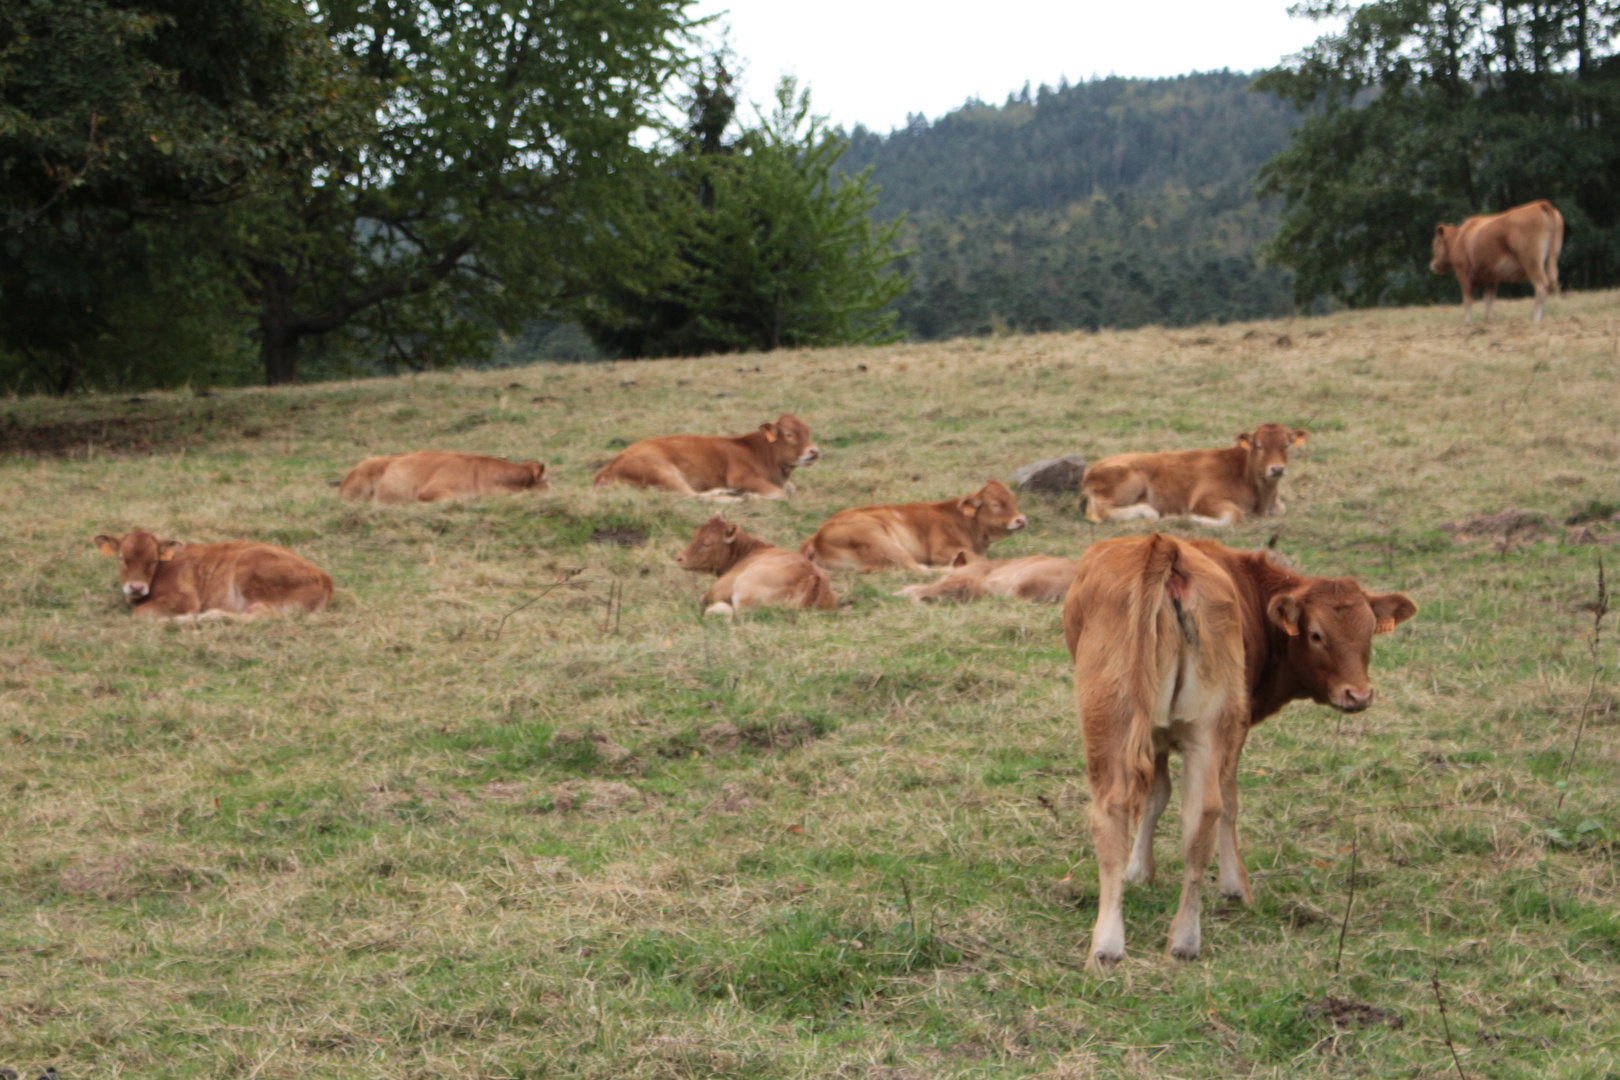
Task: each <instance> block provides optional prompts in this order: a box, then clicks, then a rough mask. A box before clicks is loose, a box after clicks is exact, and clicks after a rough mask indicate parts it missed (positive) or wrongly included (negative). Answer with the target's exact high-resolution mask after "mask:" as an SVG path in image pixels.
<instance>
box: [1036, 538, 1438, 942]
mask: <svg viewBox="0 0 1620 1080" xmlns="http://www.w3.org/2000/svg"><path fill="white" fill-rule="evenodd" d="M1416 613H1417V605H1416V604H1414V603H1413V602H1412V601H1411V600H1410V599H1409V598H1408V597H1406V596H1405V595H1403V594H1401V593H1383V594H1372V593H1368V592H1366V591H1365V590H1364V589H1362V587H1361V586H1360V585H1359V584H1358V583H1357V582H1355V581H1354V580H1353V579H1351V578H1313V577H1306V576H1304V575H1302V574H1299V573H1296V572H1294V571H1293V570H1291V569H1289V568H1287V567H1285V566H1282V565H1280V563H1279V562H1278V561H1277V560H1276V558H1275V557H1274V556H1273V555H1272V553H1271V552H1266V551H1234V550H1232V549H1230V548H1226V547H1223V546H1222V545H1220V544H1218V543H1215V542H1214V541H1212V540H1178V539H1176V538H1174V537H1169V536H1164V535H1161V534H1158V533H1155V534H1153V535H1151V536H1146V537H1130V538H1126V539H1120V540H1109V541H1104V542H1103V543H1099V544H1093V545H1092V546H1091V547H1090V548H1088V549H1087V551H1086V553H1085V554H1084V555H1083V556H1082V557H1081V559H1080V573H1079V575H1078V577H1076V579H1075V583H1074V586H1073V587H1072V588H1071V589H1070V590H1069V595H1068V598H1067V600H1066V601H1065V603H1064V608H1063V628H1064V636H1065V638H1066V640H1067V642H1068V646H1069V654H1070V655H1071V656H1072V657H1073V658H1074V664H1075V668H1074V678H1075V694H1076V698H1077V701H1078V704H1079V711H1080V723H1081V729H1082V734H1083V737H1084V740H1085V747H1086V768H1087V773H1088V775H1089V778H1090V783H1091V792H1092V814H1091V829H1092V837H1093V839H1094V841H1095V844H1096V849H1097V863H1098V879H1099V892H1100V896H1099V901H1098V911H1097V924H1096V927H1095V929H1094V930H1093V931H1092V939H1091V948H1090V953H1089V956H1088V957H1087V966H1088V967H1092V968H1096V967H1100V966H1106V965H1108V964H1112V963H1115V962H1117V961H1119V960H1120V959H1122V958H1123V957H1124V955H1125V923H1124V918H1123V914H1122V897H1123V894H1124V887H1125V884H1126V882H1131V883H1145V882H1151V881H1152V880H1153V876H1154V860H1153V832H1154V829H1155V827H1156V826H1157V824H1158V819H1159V815H1160V814H1161V813H1163V811H1164V809H1165V806H1166V805H1167V804H1168V802H1169V799H1170V771H1169V768H1170V763H1169V756H1170V753H1171V752H1172V751H1175V752H1177V753H1180V754H1181V755H1182V761H1183V767H1182V796H1181V799H1182V802H1181V807H1182V808H1181V818H1182V854H1183V880H1182V892H1181V903H1180V906H1179V908H1178V909H1177V912H1176V916H1175V919H1174V921H1173V922H1172V923H1171V926H1170V942H1169V952H1170V954H1171V955H1172V956H1176V957H1179V958H1182V959H1193V958H1195V957H1197V956H1198V954H1199V951H1200V949H1201V942H1202V936H1201V935H1202V931H1201V929H1200V911H1201V896H1200V893H1201V886H1202V882H1203V876H1204V871H1205V869H1206V868H1207V867H1208V865H1209V860H1210V856H1211V855H1212V854H1213V853H1214V851H1215V849H1216V847H1217V846H1218V848H1219V854H1220V875H1219V880H1220V890H1221V894H1222V895H1223V896H1228V897H1234V898H1237V899H1241V900H1242V901H1243V902H1244V903H1251V902H1252V901H1253V896H1254V894H1253V890H1252V889H1251V887H1250V885H1249V875H1248V871H1247V869H1246V868H1245V867H1244V865H1243V858H1242V854H1241V849H1240V847H1239V843H1238V833H1237V815H1238V788H1237V766H1238V759H1239V757H1240V756H1241V754H1242V752H1243V745H1244V742H1245V740H1246V739H1247V737H1248V731H1249V729H1250V728H1251V727H1253V726H1254V725H1256V724H1258V723H1260V722H1261V721H1263V720H1265V719H1266V718H1267V717H1270V716H1272V715H1274V714H1275V713H1277V712H1278V711H1280V710H1281V709H1282V708H1283V707H1284V706H1285V705H1287V704H1288V703H1289V702H1291V701H1299V700H1311V701H1316V702H1318V703H1320V704H1323V705H1329V706H1331V707H1333V708H1335V709H1338V710H1340V711H1341V712H1360V711H1361V710H1363V709H1366V708H1368V707H1370V706H1371V705H1372V703H1373V688H1372V682H1371V679H1370V678H1369V676H1368V665H1369V663H1370V661H1371V656H1372V638H1373V636H1374V635H1375V634H1386V633H1390V632H1391V631H1393V630H1394V629H1395V627H1396V626H1397V625H1398V624H1399V623H1402V622H1404V621H1406V620H1407V619H1410V618H1411V617H1412V616H1413V615H1415V614H1416ZM1138 815H1140V823H1139V825H1138V827H1137V833H1136V840H1135V843H1134V845H1130V844H1129V839H1130V837H1129V831H1130V824H1131V819H1132V818H1135V817H1137V816H1138ZM1127 852H1128V853H1129V858H1128V861H1127Z"/></svg>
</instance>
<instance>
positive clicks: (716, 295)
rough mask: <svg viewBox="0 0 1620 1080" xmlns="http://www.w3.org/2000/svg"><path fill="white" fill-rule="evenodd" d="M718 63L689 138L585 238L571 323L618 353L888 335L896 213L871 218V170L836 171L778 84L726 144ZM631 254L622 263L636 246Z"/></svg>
mask: <svg viewBox="0 0 1620 1080" xmlns="http://www.w3.org/2000/svg"><path fill="white" fill-rule="evenodd" d="M728 85H729V80H728V79H726V78H725V72H724V68H723V67H721V68H719V69H718V70H717V72H716V75H715V78H714V80H713V86H710V85H709V83H707V82H700V83H699V84H698V87H697V90H696V92H695V93H694V94H693V97H692V125H691V132H690V137H689V138H688V139H687V141H686V143H685V145H683V146H682V147H681V148H680V149H679V151H678V152H676V153H675V154H673V155H672V156H671V157H670V159H669V161H668V162H667V164H666V168H665V171H664V178H663V182H662V183H661V184H659V185H657V186H655V187H653V188H651V189H649V194H648V198H647V200H646V202H645V204H644V205H643V207H642V212H641V213H640V214H639V215H636V216H628V217H626V218H623V219H621V220H620V221H619V222H618V223H617V225H616V228H615V229H614V230H612V231H611V232H609V231H604V232H602V233H600V234H598V236H597V237H596V246H597V247H598V248H599V249H601V250H602V251H603V253H604V256H605V257H603V258H601V259H599V260H598V261H597V263H596V266H597V267H599V268H601V270H602V271H603V272H600V273H596V274H593V275H588V276H587V277H586V279H585V280H584V281H583V283H582V284H581V286H580V290H579V291H580V294H581V297H582V299H581V302H580V304H579V311H578V313H579V318H580V321H581V323H582V325H583V326H584V327H585V329H586V331H587V332H588V333H589V334H590V335H591V337H592V339H593V340H595V341H596V342H597V344H598V345H599V346H601V347H602V348H604V349H605V350H607V351H609V352H612V353H615V354H617V355H620V356H696V355H702V354H706V353H716V352H735V351H741V350H749V349H753V350H762V351H765V350H772V349H778V348H783V347H803V346H811V345H848V344H859V343H863V342H874V341H888V340H894V339H896V338H897V337H899V336H900V335H897V334H893V333H892V331H891V327H892V325H893V322H894V318H895V313H894V312H893V311H888V310H885V309H886V308H887V307H888V305H889V304H890V302H891V301H893V300H894V299H895V298H896V297H897V296H899V295H900V294H901V293H902V292H904V291H905V288H906V282H907V279H906V278H904V277H902V276H901V275H899V274H896V273H894V272H892V271H891V270H889V269H888V268H889V266H890V264H891V263H893V262H894V261H895V260H896V259H898V258H900V257H902V255H903V253H902V252H900V251H898V250H896V249H895V247H894V241H895V238H896V236H897V235H898V233H899V229H900V226H901V222H900V221H895V222H891V223H889V224H886V225H881V226H874V225H873V224H872V222H871V213H872V209H873V207H874V206H875V204H876V200H877V191H876V190H875V188H873V187H872V185H871V184H870V170H868V171H866V172H862V173H861V174H859V175H857V176H853V177H851V176H848V175H846V174H844V173H842V172H835V170H836V167H837V163H838V159H839V157H840V156H841V155H842V154H843V152H844V149H845V147H846V146H847V145H848V141H847V140H846V139H845V138H844V137H843V135H842V134H841V133H839V132H836V131H832V130H829V129H828V128H827V127H826V122H825V121H824V120H823V119H821V118H819V117H815V116H812V115H811V113H810V95H809V92H808V91H805V92H802V93H801V92H800V91H799V89H798V87H797V85H796V84H795V82H794V81H793V80H791V79H784V80H783V81H782V82H781V83H780V84H779V85H778V87H777V91H776V102H775V107H774V108H773V109H772V111H771V112H770V113H769V114H762V115H761V116H760V118H759V124H758V126H756V127H752V128H749V129H747V130H745V131H743V132H742V134H741V135H740V136H738V137H737V138H736V139H735V140H734V141H732V142H730V143H725V142H724V141H723V140H722V138H721V133H722V132H723V131H724V130H725V127H726V125H727V124H728V123H729V121H730V118H731V112H732V111H733V110H734V108H735V105H734V101H733V99H732V98H731V96H730V94H729V91H728V90H727V86H728ZM638 253H639V255H640V258H639V259H638V258H634V257H633V256H634V255H635V254H638Z"/></svg>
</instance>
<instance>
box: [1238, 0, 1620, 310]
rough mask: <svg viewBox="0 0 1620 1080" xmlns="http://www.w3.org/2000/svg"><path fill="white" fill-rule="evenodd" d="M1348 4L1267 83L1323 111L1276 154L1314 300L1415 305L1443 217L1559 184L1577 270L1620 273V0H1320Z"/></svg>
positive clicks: (1608, 280)
mask: <svg viewBox="0 0 1620 1080" xmlns="http://www.w3.org/2000/svg"><path fill="white" fill-rule="evenodd" d="M1295 11H1296V12H1298V13H1302V14H1304V15H1306V16H1308V17H1311V18H1318V19H1320V18H1328V17H1339V16H1343V17H1345V18H1346V25H1345V28H1344V30H1343V31H1342V32H1339V33H1332V34H1327V35H1324V36H1323V37H1321V38H1319V39H1318V40H1317V41H1316V43H1315V44H1313V45H1312V46H1311V47H1309V48H1308V49H1306V50H1305V51H1304V52H1303V53H1301V54H1300V55H1299V56H1297V57H1294V58H1292V60H1291V61H1290V62H1289V63H1287V64H1285V65H1283V66H1281V67H1278V68H1275V69H1273V70H1271V71H1269V72H1266V73H1265V74H1264V75H1262V76H1261V77H1260V78H1259V79H1258V80H1256V83H1255V86H1256V89H1258V90H1261V91H1268V92H1271V93H1275V94H1278V95H1279V96H1281V97H1283V98H1284V99H1286V100H1288V101H1290V102H1292V103H1293V104H1294V105H1296V106H1297V107H1299V108H1300V109H1302V110H1306V111H1307V112H1308V113H1309V115H1308V116H1307V118H1306V120H1305V122H1304V123H1303V124H1301V125H1300V127H1299V128H1297V129H1296V131H1295V133H1294V137H1293V139H1292V141H1291V143H1290V145H1289V146H1288V147H1287V148H1286V149H1285V150H1283V151H1282V152H1281V153H1279V154H1278V155H1277V156H1276V157H1274V158H1273V159H1271V160H1270V161H1269V162H1267V163H1266V164H1265V166H1264V167H1263V168H1262V170H1261V173H1260V181H1261V189H1262V191H1263V192H1264V193H1266V194H1271V195H1279V196H1281V197H1282V198H1283V200H1284V201H1285V210H1284V214H1283V220H1282V226H1281V230H1280V232H1279V235H1278V237H1277V239H1276V241H1275V242H1274V243H1273V244H1272V245H1271V247H1270V249H1269V250H1270V254H1271V256H1272V257H1273V258H1274V259H1275V260H1276V261H1278V262H1280V263H1281V264H1283V265H1285V266H1288V267H1290V268H1291V269H1293V270H1294V271H1295V274H1296V277H1295V280H1294V292H1295V299H1296V302H1298V303H1300V304H1307V303H1310V302H1312V301H1313V300H1315V299H1316V298H1318V297H1323V296H1331V297H1333V298H1336V299H1338V300H1341V301H1343V302H1344V303H1347V304H1350V305H1352V306H1366V305H1371V304H1379V303H1407V302H1412V301H1417V300H1424V299H1430V298H1434V297H1436V296H1439V295H1442V294H1443V293H1442V290H1443V289H1445V288H1447V287H1448V286H1446V285H1445V283H1444V282H1442V281H1441V280H1440V279H1438V278H1436V277H1434V276H1432V275H1430V274H1429V272H1428V265H1427V264H1428V259H1429V248H1430V241H1431V238H1432V237H1433V234H1434V226H1435V225H1436V224H1437V223H1439V222H1442V221H1458V220H1460V219H1461V218H1463V217H1466V216H1468V215H1470V214H1476V213H1485V212H1491V211H1496V210H1504V209H1507V208H1508V207H1510V206H1514V205H1517V204H1519V203H1523V202H1528V201H1530V200H1531V199H1536V198H1547V199H1551V200H1552V201H1553V202H1554V203H1555V204H1557V205H1558V206H1559V208H1560V209H1561V210H1562V211H1563V213H1564V216H1565V219H1566V222H1567V225H1568V230H1569V242H1568V244H1567V245H1566V247H1565V249H1564V259H1563V264H1564V269H1563V272H1562V276H1563V277H1564V280H1565V282H1566V283H1568V284H1573V285H1576V286H1588V287H1590V286H1598V285H1608V284H1614V283H1615V282H1617V281H1620V57H1616V56H1615V55H1613V52H1612V45H1611V43H1612V41H1613V39H1614V35H1615V32H1616V30H1617V29H1620V4H1616V3H1594V2H1591V0H1550V2H1549V0H1533V2H1532V0H1498V2H1495V3H1481V2H1464V0H1381V2H1377V3H1363V4H1348V3H1343V2H1341V0H1308V2H1306V3H1303V4H1301V5H1300V6H1299V7H1297V8H1296V9H1295Z"/></svg>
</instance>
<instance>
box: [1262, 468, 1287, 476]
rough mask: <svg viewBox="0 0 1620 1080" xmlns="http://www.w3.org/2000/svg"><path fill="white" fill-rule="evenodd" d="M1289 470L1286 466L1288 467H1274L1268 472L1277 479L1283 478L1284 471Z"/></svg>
mask: <svg viewBox="0 0 1620 1080" xmlns="http://www.w3.org/2000/svg"><path fill="white" fill-rule="evenodd" d="M1287 468H1288V466H1286V465H1273V466H1271V467H1270V468H1269V469H1267V470H1266V472H1268V473H1270V474H1271V475H1272V476H1273V477H1277V476H1281V475H1282V474H1283V470H1285V469H1287Z"/></svg>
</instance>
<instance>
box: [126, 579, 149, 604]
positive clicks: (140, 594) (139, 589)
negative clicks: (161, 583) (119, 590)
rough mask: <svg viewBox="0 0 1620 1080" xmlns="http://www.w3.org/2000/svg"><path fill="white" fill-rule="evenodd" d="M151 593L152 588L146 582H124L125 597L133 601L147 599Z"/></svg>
mask: <svg viewBox="0 0 1620 1080" xmlns="http://www.w3.org/2000/svg"><path fill="white" fill-rule="evenodd" d="M151 591H152V587H151V586H150V585H148V584H147V583H146V582H144V581H126V582H124V595H125V596H127V597H129V598H130V599H131V600H144V599H145V598H146V594H147V593H149V592H151Z"/></svg>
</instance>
